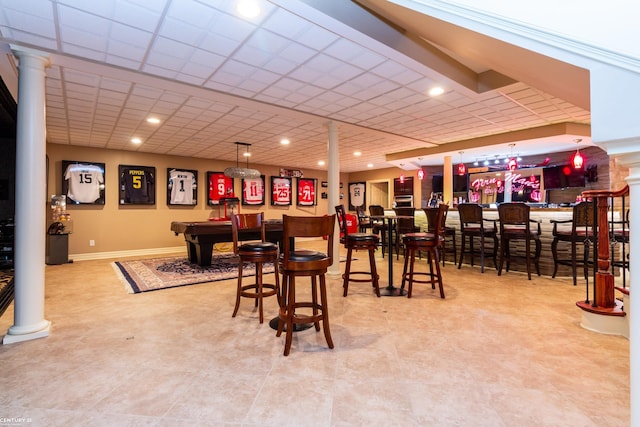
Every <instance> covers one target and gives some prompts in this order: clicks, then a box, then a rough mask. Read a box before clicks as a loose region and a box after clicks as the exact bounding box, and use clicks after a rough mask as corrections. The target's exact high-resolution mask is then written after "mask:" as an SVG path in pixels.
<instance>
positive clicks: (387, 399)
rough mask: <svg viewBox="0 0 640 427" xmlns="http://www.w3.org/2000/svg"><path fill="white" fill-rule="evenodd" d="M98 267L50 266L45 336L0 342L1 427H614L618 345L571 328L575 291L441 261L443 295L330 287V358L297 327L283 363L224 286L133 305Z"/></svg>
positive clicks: (575, 321)
mask: <svg viewBox="0 0 640 427" xmlns="http://www.w3.org/2000/svg"><path fill="white" fill-rule="evenodd" d="M357 256H358V258H359V260H358V261H356V262H357V263H365V262H366V256H364V253H362V254H358V255H357ZM110 261H112V260H96V261H83V262H76V263H73V264H68V265H60V266H47V268H46V308H45V311H46V318H47V319H48V320H50V321H51V322H52V331H51V334H50V336H49V337H47V338H44V339H39V340H34V341H29V342H23V343H18V344H11V345H5V346H0V425H2V423H3V422H5V423H6V420H5V421H2V418H3V417H4V418H10V417H26V418H28V419H29V421H30V423H26V422H25V423H23V424H24V425H33V426H85V425H91V426H138V425H153V426H156V425H160V426H196V425H200V426H403V427H404V426H620V425H628V424H629V342H628V341H627V340H626V339H624V338H621V337H617V336H606V335H599V334H595V333H593V332H589V331H587V330H584V329H582V328H581V327H580V325H579V322H580V317H581V313H580V311H579V309H577V308H576V307H575V302H576V301H578V300H580V299H583V298H584V284H583V283H581V284H580V285H579V286H577V287H573V286H572V285H571V283H570V280H568V279H557V278H556V279H553V280H552V279H550V278H547V277H541V278H539V277H534V279H533V280H531V281H528V280H525V279H526V276H523V275H521V274H518V273H514V272H510V273H507V274H503V276H501V277H498V276H497V275H496V273H495V271H494V270H490V269H489V270H487V271H486V273H485V274H481V273H480V272H479V269H478V268H477V267H476V268H471V267H468V266H466V267H463V268H462V269H461V270H457V269H456V268H455V267H454V266H453V265H451V264H448V265H447V266H446V268H445V269H444V278H445V292H446V299H445V300H441V299H440V298H439V297H438V294H437V291H433V290H431V289H430V287H427V286H425V285H416V287H415V288H414V295H413V298H411V299H407V298H406V297H405V298H399V297H382V298H376V297H375V296H374V294H373V293H372V291H371V288H370V287H369V286H368V285H366V284H359V285H358V284H356V285H352V286H350V289H349V296H348V297H347V298H343V297H342V288H341V282H340V280H339V279H337V278H331V279H330V280H329V287H330V292H329V293H330V314H331V319H330V320H331V332H332V335H333V339H334V342H335V348H334V349H333V350H330V349H328V348H327V347H326V343H325V341H324V337H323V335H322V333H316V332H315V330H314V329H310V330H307V331H304V332H299V333H296V334H295V337H294V341H293V347H292V352H291V355H290V356H289V357H284V356H283V355H282V350H283V340H284V336H283V337H282V338H276V336H275V332H274V331H273V330H272V329H270V328H269V326H268V324H267V323H265V324H262V325H260V324H259V323H258V320H257V313H256V311H255V310H254V309H253V304H252V302H250V301H248V300H243V301H242V305H241V307H240V311H239V314H238V316H237V317H236V318H231V312H232V309H233V304H234V295H235V287H234V286H235V282H234V281H225V282H215V283H208V284H201V285H194V286H187V287H183V288H176V289H167V290H161V291H155V292H149V293H144V294H138V295H131V294H127V293H126V292H125V290H124V288H123V286H122V285H121V284H120V283H119V281H118V280H117V278H116V275H115V274H114V272H113V270H112V267H111V265H110ZM400 262H401V261H400ZM400 262H398V263H397V264H396V267H395V273H396V274H395V276H396V277H398V276H399V274H400V269H401V264H400ZM378 265H379V268H380V273H381V277H382V278H383V279H384V282H385V284H386V277H387V269H386V260H385V261H382V260H381V261H380V262H379V263H378ZM342 268H344V264H343V265H342ZM276 308H277V306H276V303H275V300H274V299H273V298H271V299H270V300H268V301H267V303H266V313H267V318H270V317H272V316H274V315H275V314H276ZM12 323H13V307H11V308H9V310H8V311H7V312H6V313H5V315H4V316H2V318H0V333H5V332H6V330H7V328H8V327H9V326H10V325H11V324H12Z"/></svg>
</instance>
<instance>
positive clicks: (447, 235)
mask: <svg viewBox="0 0 640 427" xmlns="http://www.w3.org/2000/svg"><path fill="white" fill-rule="evenodd" d="M422 210H423V211H424V214H425V215H426V216H427V233H433V232H434V230H435V225H436V221H437V218H438V208H423V209H422ZM446 224H447V215H446V214H445V216H444V218H443V219H442V233H443V234H442V237H443V239H442V254H441V258H442V266H444V262H445V258H446V257H447V242H448V243H450V244H451V246H452V249H453V265H456V264H457V263H458V255H457V250H456V229H455V228H453V227H447V225H446Z"/></svg>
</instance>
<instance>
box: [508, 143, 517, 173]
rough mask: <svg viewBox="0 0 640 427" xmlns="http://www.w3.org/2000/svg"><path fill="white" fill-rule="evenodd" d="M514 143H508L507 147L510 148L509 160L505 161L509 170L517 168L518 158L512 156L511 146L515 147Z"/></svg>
mask: <svg viewBox="0 0 640 427" xmlns="http://www.w3.org/2000/svg"><path fill="white" fill-rule="evenodd" d="M515 146H516V144H514V143H511V144H509V148H511V156H509V162H508V163H507V169H509V170H510V171H514V170H516V169H518V160H519V158H515V157H513V147H515Z"/></svg>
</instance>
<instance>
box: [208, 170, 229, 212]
mask: <svg viewBox="0 0 640 427" xmlns="http://www.w3.org/2000/svg"><path fill="white" fill-rule="evenodd" d="M232 195H233V178H229V177H228V176H225V174H223V173H212V174H211V175H209V202H210V203H212V204H214V205H217V204H219V203H220V199H224V198H226V197H231V196H232Z"/></svg>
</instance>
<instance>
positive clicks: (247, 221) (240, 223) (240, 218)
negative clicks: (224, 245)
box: [231, 212, 265, 254]
mask: <svg viewBox="0 0 640 427" xmlns="http://www.w3.org/2000/svg"><path fill="white" fill-rule="evenodd" d="M240 230H253V231H256V232H259V233H260V235H261V240H262V241H263V242H264V241H265V222H264V212H260V213H254V214H234V213H232V214H231V233H232V234H233V253H236V254H237V253H238V244H239V242H240V238H239V235H240Z"/></svg>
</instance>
